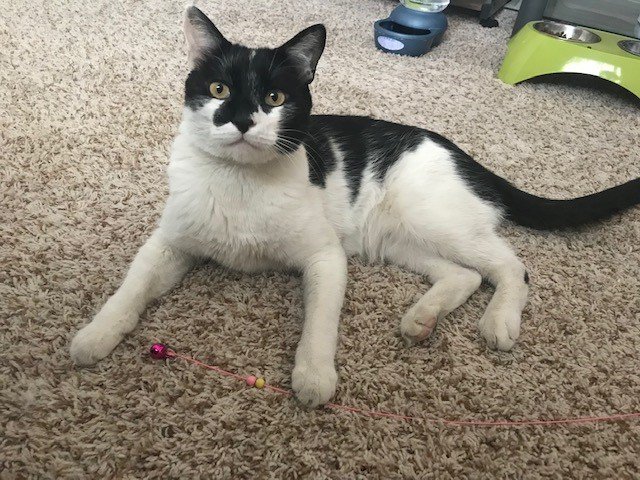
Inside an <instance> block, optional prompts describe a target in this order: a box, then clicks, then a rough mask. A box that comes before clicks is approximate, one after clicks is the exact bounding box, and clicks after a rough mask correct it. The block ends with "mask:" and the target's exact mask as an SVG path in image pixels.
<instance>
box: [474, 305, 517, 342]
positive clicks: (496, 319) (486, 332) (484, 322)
mask: <svg viewBox="0 0 640 480" xmlns="http://www.w3.org/2000/svg"><path fill="white" fill-rule="evenodd" d="M478 328H479V329H480V333H481V334H482V336H483V337H484V339H485V340H486V341H487V344H488V345H489V347H490V348H493V349H495V350H502V351H505V352H506V351H509V350H511V349H512V348H513V346H514V345H515V343H516V340H517V339H518V337H519V336H520V314H519V313H518V312H513V313H511V314H505V313H501V312H488V311H487V312H485V314H484V315H483V317H482V318H481V319H480V322H479V323H478Z"/></svg>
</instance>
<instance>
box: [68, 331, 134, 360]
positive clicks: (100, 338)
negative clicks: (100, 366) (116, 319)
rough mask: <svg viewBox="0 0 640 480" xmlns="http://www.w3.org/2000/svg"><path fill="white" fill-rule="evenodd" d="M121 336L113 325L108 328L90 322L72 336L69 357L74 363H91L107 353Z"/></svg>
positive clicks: (118, 341)
mask: <svg viewBox="0 0 640 480" xmlns="http://www.w3.org/2000/svg"><path fill="white" fill-rule="evenodd" d="M122 337H123V335H122V334H120V333H118V332H117V331H116V330H115V329H114V328H113V326H111V328H109V326H107V325H103V324H101V323H98V322H91V323H90V324H89V325H87V326H86V327H84V328H82V329H81V330H79V331H78V333H76V336H75V337H73V340H72V341H71V347H70V348H69V353H70V354H71V359H72V360H73V362H74V363H75V364H76V365H80V366H88V365H93V364H94V363H96V362H97V361H98V360H101V359H103V358H104V357H106V356H107V355H109V354H110V353H111V351H112V350H113V349H114V348H116V345H118V343H120V341H121V340H122Z"/></svg>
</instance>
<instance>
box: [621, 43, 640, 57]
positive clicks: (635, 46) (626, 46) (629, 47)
mask: <svg viewBox="0 0 640 480" xmlns="http://www.w3.org/2000/svg"><path fill="white" fill-rule="evenodd" d="M618 46H619V47H620V48H621V49H622V50H624V51H625V52H627V53H630V54H631V55H635V56H637V57H640V40H620V41H619V42H618Z"/></svg>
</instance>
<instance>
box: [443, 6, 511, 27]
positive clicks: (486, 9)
mask: <svg viewBox="0 0 640 480" xmlns="http://www.w3.org/2000/svg"><path fill="white" fill-rule="evenodd" d="M509 1H510V0H451V5H453V6H454V7H462V8H468V9H469V10H475V11H476V12H480V25H482V26H483V27H487V28H493V27H497V26H498V21H497V20H496V19H495V18H493V16H494V15H495V14H496V13H498V12H499V11H500V10H502V7H504V6H505V5H506V4H507V3H509Z"/></svg>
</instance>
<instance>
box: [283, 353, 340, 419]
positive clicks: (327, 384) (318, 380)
mask: <svg viewBox="0 0 640 480" xmlns="http://www.w3.org/2000/svg"><path fill="white" fill-rule="evenodd" d="M337 383H338V373H337V372H336V369H335V367H334V365H333V362H315V363H312V362H304V361H303V362H296V366H295V368H294V369H293V373H292V374H291V386H292V388H293V392H294V393H295V395H296V398H297V399H298V401H299V402H300V403H301V404H302V405H304V406H305V407H307V408H315V407H317V406H318V405H324V404H325V403H327V402H328V401H329V400H330V399H331V397H333V394H334V393H335V391H336V384H337Z"/></svg>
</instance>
